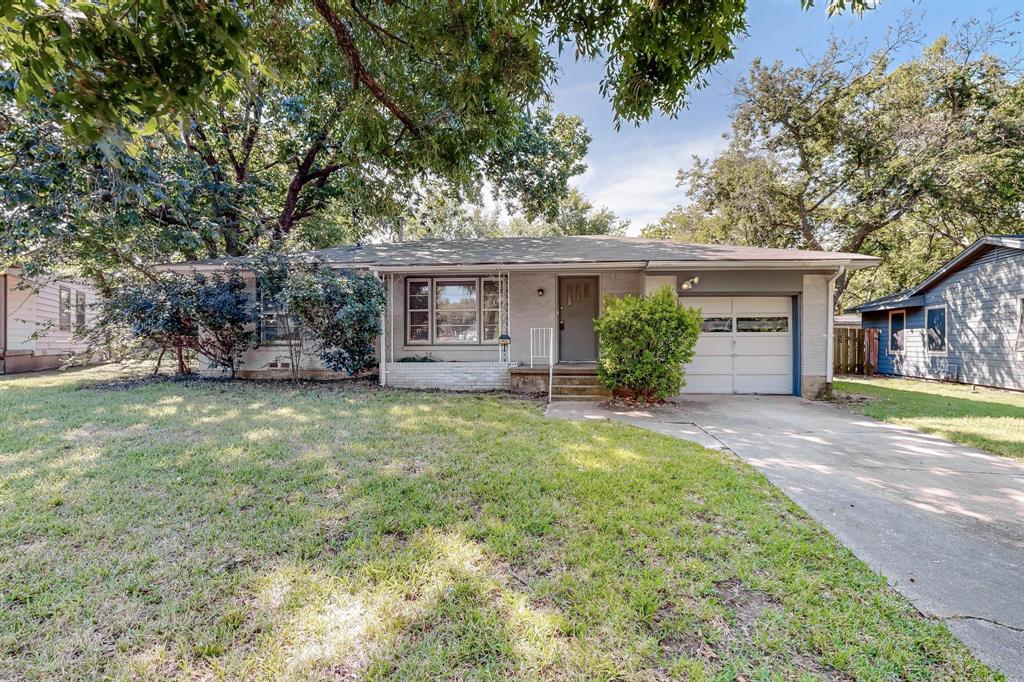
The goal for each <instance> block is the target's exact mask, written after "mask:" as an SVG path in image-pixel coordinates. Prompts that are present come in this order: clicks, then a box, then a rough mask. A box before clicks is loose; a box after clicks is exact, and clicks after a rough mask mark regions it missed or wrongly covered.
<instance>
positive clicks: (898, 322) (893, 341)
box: [889, 313, 907, 351]
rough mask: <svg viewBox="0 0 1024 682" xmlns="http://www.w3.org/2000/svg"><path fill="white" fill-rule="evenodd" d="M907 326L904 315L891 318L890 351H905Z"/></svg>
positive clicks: (900, 314)
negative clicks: (904, 331)
mask: <svg viewBox="0 0 1024 682" xmlns="http://www.w3.org/2000/svg"><path fill="white" fill-rule="evenodd" d="M906 326H907V319H906V316H905V315H904V314H903V313H899V314H898V315H893V316H892V317H890V318H889V350H895V351H900V350H903V330H904V328H906Z"/></svg>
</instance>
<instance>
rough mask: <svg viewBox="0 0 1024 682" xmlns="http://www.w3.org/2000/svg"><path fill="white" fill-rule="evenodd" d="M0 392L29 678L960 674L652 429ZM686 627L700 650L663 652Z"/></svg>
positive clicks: (945, 648) (801, 535)
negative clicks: (759, 598)
mask: <svg viewBox="0 0 1024 682" xmlns="http://www.w3.org/2000/svg"><path fill="white" fill-rule="evenodd" d="M0 400H3V395H2V394H0ZM2 406H3V407H4V408H5V409H6V410H7V413H6V414H5V417H4V420H3V421H2V422H0V443H2V447H0V492H2V493H3V496H4V497H5V498H6V500H7V507H6V510H5V511H4V515H5V516H6V517H7V518H6V519H4V527H5V528H7V529H9V533H8V534H7V535H6V537H4V538H3V539H0V547H3V548H4V553H5V555H6V556H7V558H5V559H4V560H2V561H0V587H2V589H3V593H4V601H6V602H7V604H8V605H9V606H10V609H9V611H8V613H7V615H6V616H3V618H4V620H3V621H0V622H2V623H3V624H4V629H5V630H7V631H8V632H15V631H17V632H23V633H27V634H28V636H27V637H20V638H18V639H17V640H16V641H15V640H10V639H4V640H0V646H2V647H3V648H2V649H0V655H3V656H4V657H10V658H12V659H14V660H17V661H19V662H20V665H21V666H23V667H24V668H25V669H30V668H31V666H32V665H42V664H43V662H44V661H45V659H55V660H57V661H58V662H62V664H63V665H70V666H71V667H72V668H74V669H77V670H80V671H81V675H82V676H83V677H89V676H92V675H95V674H100V675H112V676H118V675H123V674H131V673H132V672H133V671H135V672H139V671H141V672H142V673H144V674H146V675H149V676H153V677H158V676H160V675H161V674H163V675H167V676H174V675H177V674H182V671H187V674H188V675H191V676H195V675H199V674H205V673H207V672H210V671H214V670H221V671H223V670H227V671H231V673H232V675H235V676H243V677H244V676H249V675H253V674H256V673H258V672H264V673H268V674H272V675H277V674H290V675H294V676H298V677H303V676H305V675H307V674H312V672H313V671H315V672H316V674H317V675H320V676H327V677H331V676H334V677H341V678H345V677H350V676H351V677H356V676H360V675H364V674H367V675H380V676H392V675H396V676H404V675H415V676H424V677H435V676H452V677H467V676H481V675H483V676H487V675H493V676H496V677H503V676H508V675H523V676H531V677H533V676H547V675H550V676H554V677H563V676H566V675H568V676H573V675H578V676H583V677H614V676H637V675H643V674H657V675H663V674H668V673H669V672H670V671H674V672H673V674H681V672H689V673H695V674H696V673H697V672H699V671H705V672H708V673H716V672H717V673H725V672H728V671H730V670H733V671H738V672H739V671H747V672H748V673H749V672H754V673H756V672H758V671H762V672H763V671H766V670H768V671H779V670H782V671H785V674H786V675H788V676H791V677H797V676H798V675H799V674H800V672H801V671H803V672H807V671H808V670H813V671H815V672H820V671H822V670H825V671H830V674H829V676H830V677H834V678H836V679H842V675H841V674H840V673H838V672H836V671H835V669H833V668H831V667H830V666H831V665H832V664H835V665H836V666H840V667H843V668H846V669H849V670H851V671H857V670H861V671H866V670H871V671H886V670H888V671H890V672H892V673H894V674H898V673H899V672H900V671H902V670H904V668H905V667H906V666H912V667H920V666H922V665H924V666H928V667H936V668H937V669H939V668H942V667H943V666H947V665H948V666H950V667H951V668H952V667H955V666H957V665H961V664H963V662H962V661H959V660H956V661H950V660H948V659H947V657H948V656H954V657H962V656H963V655H964V654H963V651H962V649H959V648H956V647H954V646H953V644H952V643H951V642H952V640H951V638H950V637H949V636H948V634H947V633H945V631H944V630H943V628H942V626H941V625H939V624H935V623H929V622H926V621H924V620H921V619H918V618H916V616H914V614H913V612H912V610H911V609H910V607H909V606H908V605H907V604H906V603H905V602H903V601H902V600H900V599H898V598H897V597H895V595H893V594H892V593H891V592H889V591H888V590H886V589H885V588H884V582H883V581H882V580H881V579H879V578H877V577H876V576H874V575H873V574H871V573H870V571H868V570H867V569H866V567H864V566H863V565H862V564H860V563H859V562H857V561H855V560H854V559H853V558H852V556H851V555H850V554H849V553H848V552H846V551H845V550H843V549H842V548H841V547H839V546H838V545H837V544H836V543H835V542H834V541H833V540H831V538H829V537H827V536H825V535H823V533H822V532H821V531H820V529H819V528H818V527H817V526H815V525H813V524H811V523H810V522H807V521H806V520H804V519H803V518H802V517H801V515H800V514H799V513H797V512H796V511H795V508H794V507H793V506H792V505H791V504H790V503H788V502H787V501H786V500H785V499H784V498H783V497H782V495H781V494H780V493H778V492H777V491H775V490H774V489H773V488H770V487H768V486H767V485H765V484H764V483H763V481H762V480H761V479H760V477H759V476H757V475H756V474H754V473H753V472H751V471H750V470H749V469H747V468H745V467H743V466H742V465H740V464H739V463H738V462H736V461H734V460H732V459H731V458H729V457H727V456H725V455H721V454H717V453H709V452H706V451H702V450H699V449H697V448H695V447H693V446H690V445H687V444H684V443H681V442H679V441H675V440H672V439H669V438H665V437H661V436H658V435H656V434H650V433H647V432H643V431H639V430H634V429H624V428H622V427H616V426H611V425H605V424H570V423H566V422H556V421H553V420H547V419H545V418H544V417H543V416H542V415H541V414H540V412H539V410H538V409H537V407H536V406H534V405H532V404H527V403H523V402H520V401H513V400H503V399H496V398H494V397H468V396H459V397H453V396H450V395H444V394H431V393H421V394H410V393H405V392H400V391H366V390H364V389H362V388H357V387H353V388H343V387H336V386H323V387H322V388H320V387H315V388H314V387H309V388H306V389H295V388H292V387H289V386H286V385H285V386H282V385H260V384H253V383H226V384H206V383H197V384H194V385H187V384H186V385H181V384H175V385H168V384H159V383H157V384H152V385H150V384H147V385H144V386H140V387H138V388H135V389H131V390H124V391H102V390H77V391H70V390H64V389H60V388H56V389H54V388H46V389H39V390H38V391H37V392H35V393H33V394H32V395H28V396H19V397H18V398H17V399H16V400H12V399H10V398H9V396H8V399H7V401H6V402H5V403H3V404H2ZM68 576H72V579H71V580H69V579H68ZM737 579H739V580H741V581H743V583H744V584H745V585H746V586H747V589H749V590H754V591H762V592H764V593H765V594H768V595H770V596H771V598H772V599H773V600H774V601H775V602H777V603H778V604H780V610H779V612H778V613H774V612H773V614H774V615H773V619H772V621H771V622H766V623H764V624H763V625H759V626H758V628H757V634H756V636H755V635H751V636H749V637H742V638H738V637H735V636H730V623H731V622H733V621H734V620H735V619H736V617H737V614H736V613H734V612H733V611H732V610H731V609H730V608H729V606H728V605H727V604H726V603H725V601H724V600H723V599H721V598H720V595H719V594H718V591H717V588H716V586H717V585H719V584H723V583H724V582H725V581H730V580H737ZM866 593H870V594H871V595H872V596H871V597H870V600H865V598H864V596H865V594H866ZM866 602H869V603H866ZM665 614H670V616H668V617H666V615H665ZM851 623H852V626H851ZM183 624H184V625H183ZM69 630H70V631H71V632H69ZM823 630H824V631H827V632H829V633H830V634H829V636H828V637H821V636H820V632H821V631H823ZM865 632H870V633H872V635H873V637H871V638H865V637H864V636H863V633H865ZM680 633H685V634H686V635H687V636H688V637H689V638H690V639H694V638H696V639H697V641H704V642H705V643H706V644H707V646H706V648H702V651H704V653H697V654H694V653H692V652H690V653H687V652H678V651H672V650H671V649H670V648H669V647H666V646H663V645H662V643H663V642H666V641H670V640H673V639H678V637H679V635H680ZM83 642H85V644H83ZM936 642H942V643H943V644H942V645H936ZM957 646H958V645H957ZM708 651H710V652H713V653H712V654H710V655H708V654H707V652H708ZM806 657H811V658H812V659H813V660H812V661H810V662H809V663H808V665H809V666H811V667H809V668H803V667H802V666H801V664H800V661H801V660H804V661H807V660H808V659H807V658H806ZM68 661H73V663H70V664H69V663H68ZM51 665H54V664H53V663H51ZM970 665H973V664H971V663H968V666H970ZM831 673H834V675H832V674H831Z"/></svg>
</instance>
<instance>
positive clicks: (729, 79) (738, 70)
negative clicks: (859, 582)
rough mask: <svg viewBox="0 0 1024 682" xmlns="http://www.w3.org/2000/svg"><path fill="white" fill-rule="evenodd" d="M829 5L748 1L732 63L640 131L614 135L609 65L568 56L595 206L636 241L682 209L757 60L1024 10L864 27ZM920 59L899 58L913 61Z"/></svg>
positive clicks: (888, 19)
mask: <svg viewBox="0 0 1024 682" xmlns="http://www.w3.org/2000/svg"><path fill="white" fill-rule="evenodd" d="M826 4H827V2H826V1H825V0H818V2H817V3H816V4H815V6H814V7H812V8H811V9H809V10H807V11H803V10H801V9H800V1H799V0H748V10H747V23H748V28H747V33H748V35H747V36H745V37H740V38H739V40H738V41H737V42H738V45H737V48H738V49H737V50H736V54H735V57H734V58H733V59H732V60H731V61H729V62H726V63H724V64H720V65H719V66H718V67H717V68H716V69H715V70H714V72H712V73H711V75H710V77H709V78H708V80H709V83H708V86H707V87H706V88H704V89H703V90H699V91H696V92H693V93H691V98H690V104H689V107H688V108H687V109H685V110H683V111H681V112H680V113H679V114H678V116H677V117H676V118H674V119H672V118H668V117H666V116H661V115H656V116H655V117H654V118H653V119H651V120H650V121H648V122H646V123H643V124H641V125H640V126H639V127H634V126H633V125H632V124H625V123H624V124H623V126H622V128H621V129H620V130H619V131H616V130H615V129H614V125H613V117H612V111H611V107H610V106H609V103H608V102H607V100H605V99H604V98H602V97H601V94H600V92H599V91H598V83H599V82H600V80H601V76H602V72H603V65H602V64H601V63H599V62H596V63H595V62H577V61H575V59H574V57H573V55H572V54H564V55H562V56H561V58H560V59H559V64H560V66H561V74H560V76H559V80H558V84H557V85H556V86H555V88H554V108H555V110H556V111H559V112H562V113H566V114H575V115H578V116H581V117H582V118H583V122H584V124H585V125H586V127H587V129H588V130H589V132H590V134H591V136H592V137H593V141H592V142H591V144H590V150H589V152H588V154H587V159H586V160H587V164H588V166H589V168H588V170H587V172H586V173H584V174H583V175H581V176H578V177H576V178H575V179H574V181H573V184H574V185H575V186H576V187H577V188H579V189H580V190H581V191H582V192H583V193H584V194H586V195H587V196H588V197H589V198H590V200H591V201H592V202H593V203H594V204H595V205H597V206H606V207H608V208H610V209H611V210H612V211H614V212H615V213H616V214H617V215H618V216H620V217H622V218H627V219H629V220H630V221H631V226H630V229H629V233H630V234H634V235H635V234H638V233H639V231H640V229H641V228H643V227H644V226H645V225H647V224H648V223H651V222H656V221H657V220H658V219H659V218H660V217H661V216H663V215H665V214H666V213H667V212H668V211H669V210H670V209H671V208H673V207H674V206H676V205H678V204H680V203H682V202H683V201H684V191H683V189H682V188H679V187H677V186H676V172H677V171H678V170H679V169H680V168H685V167H688V166H689V165H690V164H691V159H692V156H693V155H694V154H696V155H698V156H701V157H705V158H706V157H708V156H711V155H714V154H715V152H716V151H718V150H721V149H723V148H724V146H725V142H724V140H723V139H722V134H723V133H725V132H727V131H728V129H729V113H730V110H731V107H732V97H731V96H730V89H731V87H732V85H733V84H734V83H735V82H736V81H737V80H738V79H739V78H740V77H741V76H743V75H744V74H745V73H746V71H747V69H748V68H749V66H750V63H751V61H752V60H753V59H754V58H756V57H760V58H761V59H762V60H763V61H768V62H772V61H776V60H780V61H782V62H783V63H784V64H798V63H803V59H804V58H803V57H802V56H801V54H800V53H799V52H798V50H802V51H803V52H804V53H805V54H806V55H808V56H809V57H810V58H815V57H817V56H819V55H821V54H822V53H823V52H824V50H825V48H826V47H827V45H828V40H829V36H830V35H831V34H833V33H834V34H835V35H837V36H839V37H841V38H849V39H853V40H856V41H861V40H866V41H867V43H868V44H869V45H873V46H880V45H881V44H882V42H883V41H884V39H885V35H886V30H887V29H888V28H889V27H890V26H894V25H896V24H897V23H899V22H900V21H901V19H903V17H904V15H905V14H906V13H907V12H910V13H912V16H914V17H915V18H916V19H917V22H918V25H919V27H920V29H921V31H922V32H923V33H924V35H925V39H924V40H925V42H928V43H930V42H931V41H933V40H934V39H935V38H937V37H938V36H940V35H942V34H943V33H946V32H948V31H949V29H950V27H951V26H952V25H953V22H954V21H959V22H964V21H967V20H969V19H970V18H972V17H981V18H988V17H989V14H990V12H991V13H993V15H994V16H995V17H996V18H1006V17H1009V16H1011V15H1013V14H1014V13H1016V12H1021V11H1022V10H1024V0H1015V1H1013V2H1005V1H1001V0H959V1H954V0H921V1H918V2H911V1H910V0H882V2H881V4H880V5H879V7H878V8H876V9H874V10H872V11H869V12H865V13H864V14H863V15H861V16H859V17H858V16H856V15H849V14H847V15H841V16H834V17H831V18H830V17H828V15H827V13H826V11H825V6H826ZM915 51H916V50H915ZM915 51H911V52H910V53H904V54H903V55H900V56H899V57H902V58H907V57H912V56H913V52H915ZM899 57H898V58H899Z"/></svg>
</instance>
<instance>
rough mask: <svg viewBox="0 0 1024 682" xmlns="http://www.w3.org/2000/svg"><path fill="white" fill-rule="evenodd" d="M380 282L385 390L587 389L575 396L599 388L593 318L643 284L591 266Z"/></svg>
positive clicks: (414, 274) (412, 274) (634, 273)
mask: <svg viewBox="0 0 1024 682" xmlns="http://www.w3.org/2000/svg"><path fill="white" fill-rule="evenodd" d="M378 276H379V277H380V278H381V279H382V281H383V282H384V284H385V288H386V306H385V311H384V314H383V316H382V320H381V323H382V328H383V334H382V335H381V338H380V347H379V360H380V369H379V371H380V381H381V384H382V385H386V386H394V387H405V388H437V389H446V390H475V391H479V390H512V391H518V392H524V393H534V392H537V393H539V392H548V391H549V389H551V388H555V389H559V388H561V384H562V383H565V384H566V385H567V386H570V385H575V384H579V383H585V384H587V385H585V386H583V387H582V389H585V390H581V391H574V392H572V393H571V395H573V396H576V397H580V396H583V395H588V396H589V395H594V396H596V395H597V393H598V391H597V390H596V389H598V388H600V387H599V386H598V385H597V384H596V361H597V336H596V333H595V332H594V327H593V319H594V318H595V317H597V316H598V315H600V312H601V301H602V298H603V297H604V296H607V295H618V296H621V295H626V294H634V295H639V294H641V293H642V291H643V283H644V277H643V272H642V271H640V270H637V269H624V268H608V269H604V270H595V269H594V268H593V266H592V265H591V266H589V267H587V268H578V267H571V266H569V267H563V268H559V269H558V270H551V269H543V270H540V269H535V268H532V269H529V270H511V269H500V270H497V269H496V270H490V271H488V270H483V269H479V268H474V269H473V270H472V271H469V270H452V269H450V268H447V269H445V270H443V271H442V270H432V269H419V270H416V271H403V272H378ZM551 377H558V379H557V380H555V381H552V380H551ZM563 377H564V381H563ZM572 377H577V378H572ZM590 384H593V385H590ZM600 393H601V394H602V395H603V393H604V391H603V389H601V391H600Z"/></svg>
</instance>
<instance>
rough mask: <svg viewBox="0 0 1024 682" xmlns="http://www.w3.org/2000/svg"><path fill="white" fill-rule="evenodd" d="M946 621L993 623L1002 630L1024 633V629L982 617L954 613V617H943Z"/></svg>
mask: <svg viewBox="0 0 1024 682" xmlns="http://www.w3.org/2000/svg"><path fill="white" fill-rule="evenodd" d="M943 619H944V620H980V621H982V622H983V623H991V624H992V625H998V626H999V627H1001V628H1006V629H1007V630H1013V631H1014V632H1024V627H1017V626H1016V625H1007V624H1006V623H1000V622H999V621H998V620H992V619H991V618H983V617H982V616H968V615H965V614H962V613H954V614H953V615H952V616H943Z"/></svg>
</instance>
